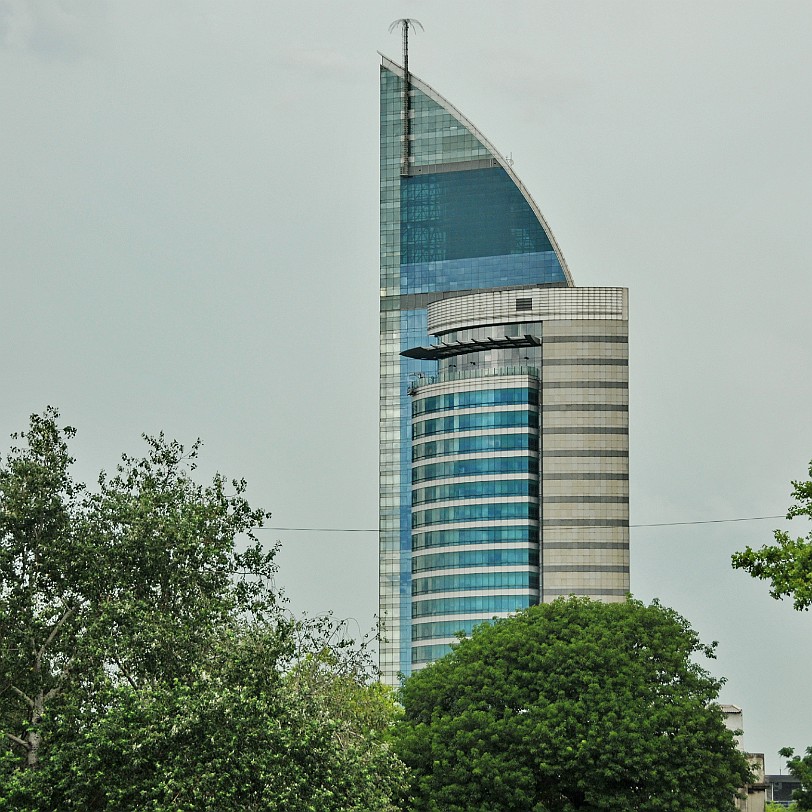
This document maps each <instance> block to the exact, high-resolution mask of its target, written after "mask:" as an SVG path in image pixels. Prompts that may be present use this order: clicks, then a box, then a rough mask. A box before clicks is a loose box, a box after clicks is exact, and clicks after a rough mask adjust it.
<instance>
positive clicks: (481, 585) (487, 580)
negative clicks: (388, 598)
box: [412, 571, 539, 595]
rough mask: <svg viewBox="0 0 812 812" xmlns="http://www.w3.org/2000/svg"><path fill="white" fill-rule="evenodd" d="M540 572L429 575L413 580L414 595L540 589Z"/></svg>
mask: <svg viewBox="0 0 812 812" xmlns="http://www.w3.org/2000/svg"><path fill="white" fill-rule="evenodd" d="M538 588H539V576H538V572H521V571H519V572H512V571H509V572H488V571H486V572H471V573H463V574H459V575H429V576H426V577H425V578H415V579H414V580H413V581H412V595H426V594H428V593H430V592H481V591H483V590H486V589H538Z"/></svg>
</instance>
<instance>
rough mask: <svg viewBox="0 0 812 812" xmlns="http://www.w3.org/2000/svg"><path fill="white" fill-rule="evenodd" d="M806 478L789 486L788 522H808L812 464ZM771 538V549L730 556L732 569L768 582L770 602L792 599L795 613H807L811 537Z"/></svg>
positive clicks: (811, 590)
mask: <svg viewBox="0 0 812 812" xmlns="http://www.w3.org/2000/svg"><path fill="white" fill-rule="evenodd" d="M809 476H810V479H809V480H807V481H805V482H801V481H793V483H792V487H793V490H792V498H793V499H794V500H795V504H793V505H792V506H791V507H790V509H789V510H788V511H787V518H788V519H792V518H794V517H795V516H807V517H809V518H812V462H810V464H809ZM774 535H775V541H776V543H775V544H773V545H765V546H764V547H762V548H761V549H760V550H753V549H751V548H750V547H747V548H746V549H745V550H744V552H741V553H734V555H733V557H732V561H733V566H734V568H736V569H743V570H745V571H746V572H748V573H750V575H752V576H753V577H754V578H761V579H762V580H769V581H770V582H771V584H772V586H771V589H770V595H772V597H773V598H776V599H780V598H783V597H784V596H792V599H793V603H794V606H795V608H796V609H797V610H802V609H808V608H809V607H810V605H812V533H809V534H808V535H807V536H806V537H805V538H791V537H790V535H789V533H787V532H785V531H783V530H776V531H775V533H774Z"/></svg>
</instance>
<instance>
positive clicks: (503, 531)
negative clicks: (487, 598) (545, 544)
mask: <svg viewBox="0 0 812 812" xmlns="http://www.w3.org/2000/svg"><path fill="white" fill-rule="evenodd" d="M538 540H539V531H538V527H535V526H523V525H509V526H507V527H499V526H498V525H495V526H493V527H461V528H458V529H454V530H427V531H424V532H423V533H415V534H414V535H413V536H412V549H413V550H425V549H428V548H430V547H454V546H456V545H458V544H510V543H512V542H516V541H523V542H528V543H536V544H538Z"/></svg>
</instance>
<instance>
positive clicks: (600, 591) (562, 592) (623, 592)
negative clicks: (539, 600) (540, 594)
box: [544, 588, 629, 598]
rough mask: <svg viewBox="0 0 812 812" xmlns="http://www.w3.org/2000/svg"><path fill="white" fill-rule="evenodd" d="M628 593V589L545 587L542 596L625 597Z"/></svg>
mask: <svg viewBox="0 0 812 812" xmlns="http://www.w3.org/2000/svg"><path fill="white" fill-rule="evenodd" d="M628 594H629V590H628V589H600V588H598V589H557V588H556V589H545V590H544V597H545V598H546V597H547V596H548V595H575V596H580V595H583V596H584V597H589V596H590V595H612V596H613V597H614V596H617V597H625V596H626V595H628Z"/></svg>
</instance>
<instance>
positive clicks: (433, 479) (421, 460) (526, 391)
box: [411, 366, 539, 669]
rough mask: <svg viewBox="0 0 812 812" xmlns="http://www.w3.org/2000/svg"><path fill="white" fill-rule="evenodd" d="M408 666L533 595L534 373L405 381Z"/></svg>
mask: <svg viewBox="0 0 812 812" xmlns="http://www.w3.org/2000/svg"><path fill="white" fill-rule="evenodd" d="M411 391H412V395H413V399H412V668H413V669H419V668H421V667H423V666H425V665H426V664H427V663H429V662H432V661H434V660H436V659H437V658H438V657H440V656H442V655H443V654H445V653H446V652H447V651H448V650H449V648H450V645H451V644H452V643H453V642H454V641H455V640H456V635H457V633H458V632H460V631H461V632H463V633H465V634H470V633H471V630H472V628H473V627H474V626H475V625H476V624H478V623H482V622H483V621H487V620H489V619H491V618H493V617H494V616H497V617H505V616H506V615H508V614H510V613H511V612H515V611H517V610H519V609H522V608H525V607H527V606H530V605H532V604H535V603H538V601H539V477H538V470H539V453H538V449H539V379H538V375H537V371H536V370H535V369H534V368H530V367H519V366H517V367H513V368H489V369H470V370H465V371H463V372H446V373H441V374H440V375H438V376H437V377H435V378H432V379H425V378H424V379H422V380H417V381H416V383H415V385H414V386H413V387H412V390H411Z"/></svg>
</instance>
